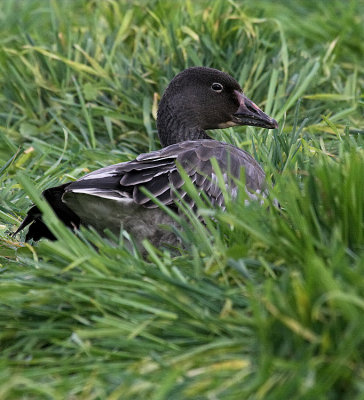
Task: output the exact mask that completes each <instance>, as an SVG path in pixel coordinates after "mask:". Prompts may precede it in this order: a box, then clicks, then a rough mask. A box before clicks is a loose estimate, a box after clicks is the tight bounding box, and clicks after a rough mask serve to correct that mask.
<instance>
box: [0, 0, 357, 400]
mask: <svg viewBox="0 0 364 400" xmlns="http://www.w3.org/2000/svg"><path fill="white" fill-rule="evenodd" d="M363 15H364V3H363V1H361V0H352V1H346V2H344V1H341V0H340V1H338V0H332V1H330V2H325V1H321V2H320V1H313V0H312V1H311V0H302V1H297V2H289V1H281V2H273V1H269V0H266V1H253V0H252V1H238V0H236V1H223V0H215V1H213V2H211V1H202V0H201V1H185V2H182V1H181V2H176V1H172V0H163V1H154V0H153V1H142V0H140V1H133V2H131V1H128V0H120V1H117V0H109V1H97V0H94V1H87V0H75V1H71V0H68V1H66V0H62V1H60V0H49V1H46V0H32V1H16V0H2V4H1V11H0V85H1V92H0V180H1V191H0V398H1V399H60V400H62V399H87V400H89V399H108V400H116V399H151V400H163V399H173V400H175V399H198V400H202V399H209V400H217V399H219V400H226V399H234V400H235V399H236V400H242V399H280V400H282V399H307V400H311V399H315V400H316V399H338V400H339V399H340V400H342V399H350V400H352V399H364V318H363V313H364V189H363V188H364V150H363V144H364V120H363V105H364V98H363V95H362V93H363V92H362V90H363V86H364V67H363V54H364V18H363ZM193 65H205V66H210V67H215V68H218V69H222V70H224V71H226V72H229V73H230V74H231V75H232V76H234V77H235V78H237V79H238V80H239V82H240V83H241V85H242V87H243V88H244V90H245V92H246V93H247V95H248V96H249V97H250V98H252V99H253V100H254V101H255V102H256V103H257V104H258V105H259V106H261V107H262V108H263V109H264V110H265V111H266V112H267V113H268V114H270V115H271V116H272V117H274V118H276V119H277V120H278V122H279V124H280V128H279V132H276V131H275V132H272V131H267V130H263V129H255V128H251V127H248V128H246V127H239V128H236V129H228V130H225V131H217V132H214V133H213V135H214V137H215V138H217V139H218V140H224V141H227V142H231V143H235V144H236V145H237V146H239V147H241V148H244V149H246V150H247V151H249V152H251V153H252V154H254V156H255V157H256V158H257V159H258V160H259V161H260V162H261V164H262V165H263V166H264V169H265V170H266V172H267V176H268V180H269V181H271V182H274V183H275V186H274V189H273V190H272V194H271V198H272V199H273V198H274V199H278V201H279V202H280V204H281V207H282V208H281V210H277V208H275V207H272V206H270V203H271V200H270V199H268V200H267V202H266V204H265V205H264V206H262V207H261V206H258V205H256V204H250V205H249V206H244V202H243V201H242V199H239V200H240V201H237V202H235V203H233V204H228V207H227V210H226V212H221V211H218V210H212V209H209V208H208V207H206V206H203V205H202V206H201V208H200V210H199V213H200V214H203V215H205V216H206V220H207V225H206V226H205V225H202V224H201V223H200V222H199V219H198V218H196V217H195V216H194V215H191V214H189V218H190V221H191V222H190V224H187V225H186V226H185V230H184V231H181V232H180V235H181V238H182V241H183V244H184V246H183V248H182V249H181V250H180V251H179V252H178V254H175V253H170V252H168V251H160V250H158V249H153V248H151V246H148V245H146V246H147V251H148V254H149V255H148V257H147V258H146V259H144V258H143V257H141V256H140V255H139V254H138V252H137V251H134V252H129V251H128V250H127V249H126V248H125V246H124V244H123V240H124V237H123V236H122V235H121V237H120V238H115V237H114V238H112V237H110V238H109V239H105V238H100V237H99V236H98V235H97V234H96V233H95V232H92V231H87V230H82V231H81V233H80V235H79V236H75V235H72V234H71V233H70V232H69V231H68V230H67V229H66V228H64V227H63V226H62V225H61V224H60V223H59V222H58V221H57V220H56V219H55V217H53V216H52V215H51V214H50V213H49V210H47V209H46V208H44V205H43V206H42V207H43V209H44V211H45V213H46V215H47V216H48V221H49V225H50V227H51V229H52V231H53V232H55V234H56V235H57V237H58V238H59V240H58V241H56V242H49V241H46V240H44V241H41V242H39V243H38V244H34V243H33V244H26V243H24V242H23V240H24V236H23V235H19V236H18V237H16V238H12V237H10V236H9V234H10V233H11V232H12V231H14V230H15V229H16V227H17V226H18V225H19V223H20V221H21V219H22V218H23V217H24V215H25V213H26V211H27V209H28V207H29V206H30V205H31V203H32V201H36V202H38V203H39V201H40V199H39V193H40V192H41V191H42V190H44V189H46V188H47V187H50V186H54V185H57V184H60V183H62V182H66V181H69V180H72V179H77V178H78V177H80V176H82V175H83V174H85V172H87V171H92V170H95V169H97V168H100V167H102V166H105V165H108V164H112V163H116V162H121V161H126V160H130V159H133V158H134V157H135V155H137V154H138V153H140V152H145V151H149V150H152V149H156V148H158V146H159V143H158V138H157V134H156V127H155V115H156V108H157V105H158V101H159V98H160V96H161V93H162V92H163V90H164V88H165V87H166V85H167V83H168V81H169V80H170V79H171V78H172V77H173V76H174V74H176V73H177V72H179V71H181V70H182V69H184V68H186V67H188V66H193ZM42 204H43V203H42Z"/></svg>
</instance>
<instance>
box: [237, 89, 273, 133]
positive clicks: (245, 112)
mask: <svg viewBox="0 0 364 400" xmlns="http://www.w3.org/2000/svg"><path fill="white" fill-rule="evenodd" d="M234 92H235V94H236V97H237V98H238V101H239V108H238V109H237V110H236V112H235V113H234V115H233V121H234V122H235V123H236V124H237V125H251V126H260V127H262V128H268V129H277V128H278V123H277V121H276V120H275V119H273V118H271V117H269V116H268V115H267V114H265V113H264V112H263V111H262V110H261V109H260V108H259V107H258V106H257V105H256V104H255V103H253V102H252V101H251V100H250V99H249V98H248V97H246V96H245V94H244V93H242V92H239V91H237V90H235V91H234Z"/></svg>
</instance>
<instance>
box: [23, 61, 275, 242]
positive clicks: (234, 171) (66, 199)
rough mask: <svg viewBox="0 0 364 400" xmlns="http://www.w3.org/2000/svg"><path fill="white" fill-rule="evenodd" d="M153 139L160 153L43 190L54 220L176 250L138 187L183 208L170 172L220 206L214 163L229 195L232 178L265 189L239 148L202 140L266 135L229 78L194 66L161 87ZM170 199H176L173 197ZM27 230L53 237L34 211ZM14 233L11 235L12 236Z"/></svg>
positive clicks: (264, 119)
mask: <svg viewBox="0 0 364 400" xmlns="http://www.w3.org/2000/svg"><path fill="white" fill-rule="evenodd" d="M157 125H158V133H159V137H160V140H161V144H162V146H164V148H162V149H161V150H158V151H153V152H151V153H146V154H141V155H139V156H138V157H137V158H136V159H135V160H133V161H129V162H124V163H120V164H115V165H111V166H108V167H105V168H101V169H99V170H97V171H94V172H91V173H89V174H87V175H85V176H84V177H82V178H80V179H78V180H77V181H76V182H71V183H68V184H65V185H62V186H59V187H56V188H50V189H47V191H45V192H44V196H45V198H46V199H47V201H48V202H49V204H50V205H51V206H52V207H53V209H54V210H55V212H56V214H57V215H58V217H59V218H60V219H61V220H63V222H64V223H65V224H66V225H67V226H70V227H76V228H77V227H78V226H79V224H80V223H81V224H84V225H92V226H93V227H95V228H96V229H97V230H98V231H99V232H100V233H103V231H104V229H106V228H108V229H110V230H111V231H113V232H114V233H116V234H118V233H119V231H120V229H121V228H124V229H126V230H127V231H128V232H130V233H131V234H132V236H134V238H135V240H136V242H139V243H140V242H141V240H142V239H144V238H146V239H149V240H150V241H151V242H152V243H153V244H154V245H156V246H160V245H162V244H163V243H169V244H176V238H175V237H174V235H173V234H172V233H171V232H168V231H166V230H165V229H164V228H163V227H161V225H171V224H173V221H172V220H171V219H170V217H168V216H167V215H166V214H165V213H164V212H163V211H162V210H160V209H159V208H158V206H157V205H156V203H155V202H153V200H151V199H150V197H148V196H147V195H146V194H145V192H143V190H142V188H143V187H144V188H145V189H146V190H147V191H148V192H150V193H151V194H152V195H153V196H155V197H156V198H157V199H158V200H159V201H160V202H162V203H163V204H164V205H166V206H169V207H175V202H176V201H178V197H181V198H183V199H184V200H186V201H187V202H188V203H189V204H190V205H191V207H194V203H193V201H192V199H191V198H189V196H188V195H187V194H186V191H185V189H184V186H183V184H184V181H183V179H182V177H181V175H180V173H179V170H178V166H180V167H182V168H183V169H184V171H185V172H186V174H187V175H188V177H189V179H190V180H191V181H192V182H193V183H194V185H195V186H196V188H197V189H198V190H199V191H203V192H204V193H205V195H206V196H207V197H208V198H209V200H210V201H211V203H212V204H214V205H218V206H220V207H223V206H224V198H223V194H222V191H221V188H220V186H219V184H218V180H217V176H216V173H215V171H214V169H213V166H212V163H211V159H213V158H214V159H216V161H217V163H218V165H219V169H220V171H221V173H222V175H223V177H224V184H225V186H226V189H227V190H229V191H230V194H231V195H232V197H234V196H236V192H237V185H236V180H238V179H240V173H241V171H245V182H246V188H247V192H248V194H251V196H252V197H254V192H263V191H264V190H265V183H264V178H265V175H264V172H263V170H262V168H261V167H260V165H259V164H258V163H257V162H256V161H255V160H254V159H253V158H252V157H251V156H250V155H249V154H248V153H247V152H246V151H244V150H241V149H239V148H237V147H235V146H232V145H230V144H226V143H221V142H218V141H216V140H212V139H211V138H209V136H208V135H207V133H206V132H205V130H206V129H215V128H219V127H224V126H234V125H254V126H263V127H266V128H269V129H272V128H276V127H277V123H276V121H274V120H273V119H272V118H270V117H268V116H267V115H266V114H264V113H263V112H262V111H261V110H260V109H259V108H258V107H257V106H256V105H255V104H254V103H253V102H252V101H251V100H249V99H247V98H246V97H245V95H244V94H243V93H242V90H241V88H240V86H239V84H238V83H237V82H236V81H235V80H234V79H233V78H232V77H230V76H229V75H227V74H224V73H223V72H221V71H218V70H214V69H211V68H203V67H194V68H190V69H187V70H185V71H183V72H182V73H180V74H179V75H177V76H176V77H175V78H174V79H173V80H172V82H171V83H170V85H169V87H168V88H167V89H166V91H165V93H164V95H163V98H162V100H161V103H160V107H159V110H158V121H157ZM176 193H178V196H177V195H176ZM29 223H31V225H30V229H29V231H28V234H27V239H30V238H32V239H34V240H37V239H39V238H40V237H42V236H44V237H48V238H50V239H54V236H53V235H52V233H51V232H50V231H49V230H48V228H47V227H46V225H45V224H44V223H43V221H42V219H41V215H40V213H39V210H38V209H37V208H36V207H35V206H34V207H32V209H31V210H30V211H29V213H28V215H27V217H26V218H25V220H24V222H23V224H22V225H21V226H20V227H19V229H18V231H19V230H21V229H23V228H24V227H25V226H26V225H28V224H29ZM18 231H17V232H18Z"/></svg>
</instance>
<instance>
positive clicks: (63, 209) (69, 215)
mask: <svg viewBox="0 0 364 400" xmlns="http://www.w3.org/2000/svg"><path fill="white" fill-rule="evenodd" d="M68 185H69V183H66V184H64V185H60V186H56V187H53V188H50V189H47V190H45V191H44V192H43V193H42V194H43V197H44V198H45V199H46V201H47V202H48V204H49V205H50V206H51V207H52V209H53V211H54V212H55V214H56V215H57V217H58V218H59V219H60V220H61V221H62V222H63V223H64V224H65V225H66V226H67V227H69V228H71V229H76V228H79V226H80V218H79V217H78V216H77V214H75V213H74V212H73V211H72V210H71V209H70V208H69V207H67V206H66V204H64V203H63V201H62V196H63V193H64V191H65V188H66V187H67V186H68ZM28 225H30V226H29V230H28V232H27V234H26V236H25V240H26V241H29V240H30V239H33V240H34V241H38V240H39V239H41V238H42V237H44V238H46V239H50V240H56V237H55V236H54V235H53V233H52V232H51V231H50V230H49V229H48V227H47V225H46V224H45V223H44V221H43V218H42V213H41V211H40V210H39V208H38V207H37V206H33V207H31V208H30V209H29V211H28V213H27V215H26V217H25V218H24V221H23V222H22V223H21V224H20V226H19V228H18V229H17V230H16V231H15V232H14V233H13V236H15V235H16V234H18V233H19V232H21V231H22V230H23V229H24V228H26V227H27V226H28Z"/></svg>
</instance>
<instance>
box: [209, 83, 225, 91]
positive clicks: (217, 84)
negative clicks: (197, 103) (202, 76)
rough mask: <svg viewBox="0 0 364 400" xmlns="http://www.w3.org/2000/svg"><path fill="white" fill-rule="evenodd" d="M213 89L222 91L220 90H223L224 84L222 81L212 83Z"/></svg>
mask: <svg viewBox="0 0 364 400" xmlns="http://www.w3.org/2000/svg"><path fill="white" fill-rule="evenodd" d="M211 89H212V90H214V91H215V92H217V93H220V92H222V89H223V86H222V84H221V83H217V82H215V83H213V84H212V85H211Z"/></svg>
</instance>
